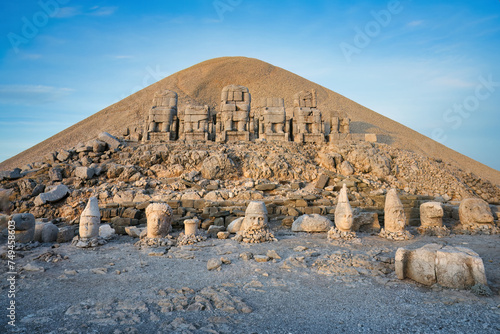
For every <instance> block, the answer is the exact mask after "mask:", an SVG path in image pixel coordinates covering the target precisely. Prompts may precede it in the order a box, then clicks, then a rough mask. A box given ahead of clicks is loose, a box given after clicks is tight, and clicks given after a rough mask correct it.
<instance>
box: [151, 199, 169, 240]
mask: <svg viewBox="0 0 500 334" xmlns="http://www.w3.org/2000/svg"><path fill="white" fill-rule="evenodd" d="M146 218H147V237H148V238H153V239H160V238H164V237H166V236H167V234H168V233H169V232H170V228H171V226H172V218H173V211H172V208H171V207H170V206H169V205H168V204H165V203H151V204H149V205H148V207H147V208H146Z"/></svg>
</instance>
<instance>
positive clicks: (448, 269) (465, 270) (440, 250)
mask: <svg viewBox="0 0 500 334" xmlns="http://www.w3.org/2000/svg"><path fill="white" fill-rule="evenodd" d="M395 268H396V275H397V276H398V278H399V279H405V278H410V279H412V280H414V281H417V282H419V283H422V284H425V285H432V284H435V283H438V284H439V285H441V286H444V287H448V288H453V289H467V288H470V287H472V286H474V285H476V284H482V285H487V281H486V275H485V271H484V265H483V261H482V260H481V258H480V257H479V255H478V254H477V253H476V252H474V251H472V250H470V249H467V248H463V247H451V246H444V247H443V246H442V245H438V244H428V245H425V246H423V247H421V248H418V249H416V250H408V249H404V248H399V249H398V250H397V252H396V258H395Z"/></svg>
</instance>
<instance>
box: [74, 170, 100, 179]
mask: <svg viewBox="0 0 500 334" xmlns="http://www.w3.org/2000/svg"><path fill="white" fill-rule="evenodd" d="M94 174H95V171H94V169H93V168H89V167H76V169H75V176H76V177H77V178H79V179H82V180H87V179H91V178H92V177H93V176H94Z"/></svg>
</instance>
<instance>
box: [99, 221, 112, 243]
mask: <svg viewBox="0 0 500 334" xmlns="http://www.w3.org/2000/svg"><path fill="white" fill-rule="evenodd" d="M113 235H115V229H114V228H112V227H111V226H110V225H109V224H103V225H101V226H100V227H99V236H100V237H101V238H104V239H109V238H111V237H113Z"/></svg>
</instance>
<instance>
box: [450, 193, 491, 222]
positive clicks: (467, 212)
mask: <svg viewBox="0 0 500 334" xmlns="http://www.w3.org/2000/svg"><path fill="white" fill-rule="evenodd" d="M458 213H459V215H460V223H461V224H462V225H476V224H493V220H494V219H493V215H492V213H491V209H490V207H489V205H488V203H486V202H485V201H483V200H482V199H479V198H466V199H464V200H463V201H462V202H461V203H460V207H459V209H458Z"/></svg>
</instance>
